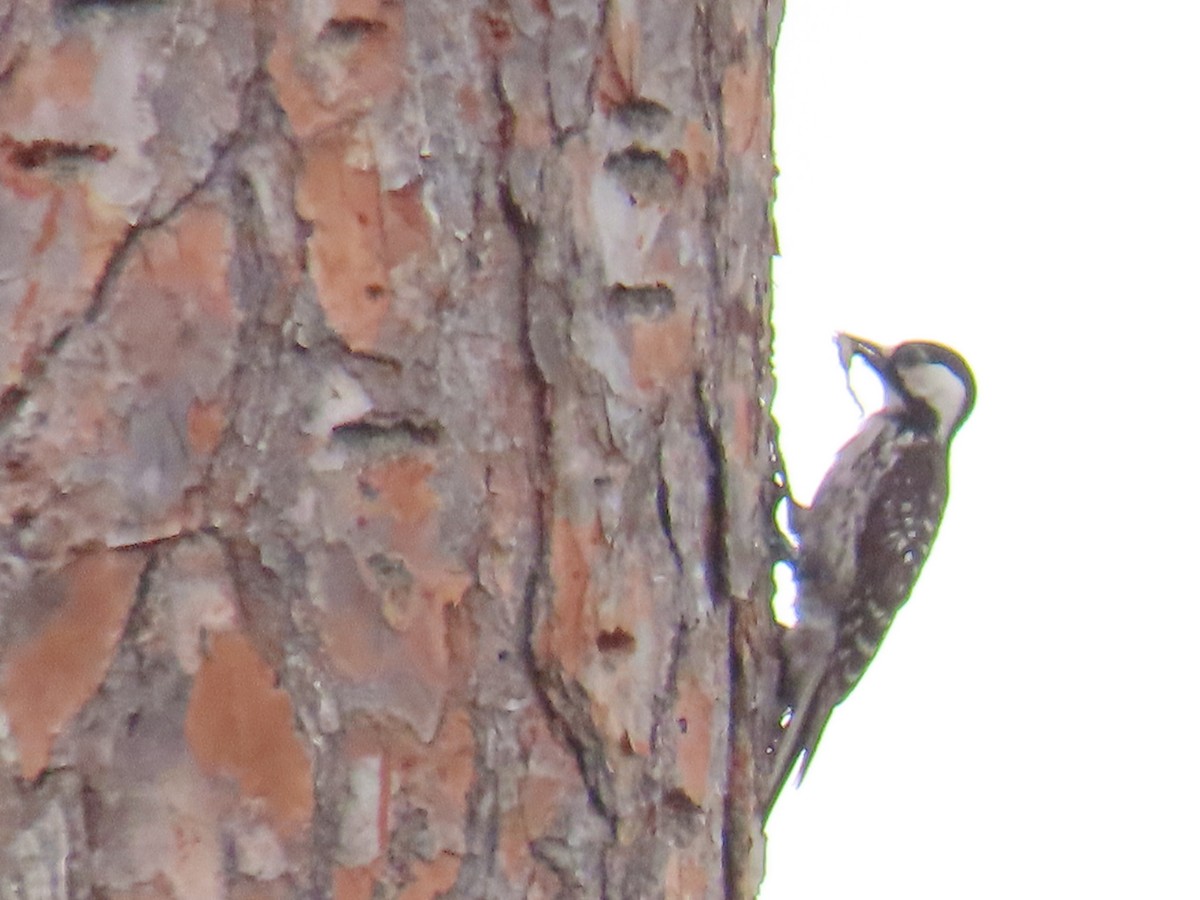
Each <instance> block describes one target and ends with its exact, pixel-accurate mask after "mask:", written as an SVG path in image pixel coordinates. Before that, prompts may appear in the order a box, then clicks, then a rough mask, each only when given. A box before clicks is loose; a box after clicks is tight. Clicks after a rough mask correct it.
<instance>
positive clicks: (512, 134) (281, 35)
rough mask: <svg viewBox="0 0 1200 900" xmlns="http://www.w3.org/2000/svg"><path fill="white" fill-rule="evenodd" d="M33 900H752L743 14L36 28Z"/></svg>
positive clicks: (29, 506)
mask: <svg viewBox="0 0 1200 900" xmlns="http://www.w3.org/2000/svg"><path fill="white" fill-rule="evenodd" d="M3 6H4V8H3V9H0V16H2V18H0V238H2V240H0V254H3V262H2V264H0V265H2V271H3V278H2V279H0V320H2V323H3V334H4V335H5V337H6V340H4V341H3V342H2V343H0V358H2V360H3V379H4V380H3V385H2V388H3V395H2V400H0V459H2V462H3V468H2V474H0V510H2V518H0V523H2V525H0V527H2V528H3V544H2V545H0V553H2V554H3V555H2V558H0V616H2V617H0V712H2V713H3V718H2V719H0V765H2V766H3V772H2V773H0V897H3V898H9V897H14V898H15V897H39V898H40V897H48V898H58V897H63V898H66V897H70V898H77V897H78V898H82V897H102V898H108V900H115V898H149V897H175V898H210V897H213V898H215V897H234V898H250V897H254V898H260V897H261V898H271V897H280V898H283V897H299V896H303V897H336V898H345V900H353V898H364V900H365V898H372V897H405V898H418V897H436V896H454V897H487V898H509V897H512V898H523V897H549V896H565V897H629V898H635V897H638V898H640V897H655V896H669V897H749V896H752V895H753V892H754V889H755V887H756V885H757V880H758V876H759V869H760V860H761V828H760V823H759V821H758V815H759V812H758V808H757V807H758V803H757V800H756V793H757V792H758V791H760V790H761V788H762V785H761V779H762V778H764V777H765V774H764V772H763V771H762V770H763V769H765V768H766V766H764V765H763V764H762V760H761V759H760V756H759V747H761V733H760V729H761V728H762V727H763V723H764V721H766V720H768V719H769V717H770V713H771V711H772V710H771V703H770V702H769V698H770V696H771V693H772V691H773V683H774V678H775V673H774V669H773V663H772V659H773V657H772V656H771V653H770V652H769V642H770V640H771V637H772V628H773V625H772V620H771V614H770V608H769V597H770V594H771V565H770V563H771V560H770V550H769V547H768V541H767V536H768V534H769V532H770V529H771V525H770V506H771V502H772V487H771V478H772V474H773V466H774V463H773V453H772V446H771V428H770V420H769V416H768V413H767V407H766V403H767V402H769V400H770V395H771V390H772V382H771V375H770V359H769V343H770V327H769V293H768V280H767V279H768V274H767V273H768V263H769V257H770V254H771V252H772V235H771V229H770V224H769V217H768V205H769V200H770V191H771V180H772V175H773V169H772V160H771V155H770V133H771V116H770V106H769V94H768V86H769V80H770V74H771V57H770V54H771V48H772V46H773V44H774V36H775V28H774V26H775V15H776V13H777V10H773V9H768V8H766V7H764V6H763V5H761V4H759V3H751V2H747V0H734V2H722V3H717V4H711V5H708V4H704V3H697V4H683V5H680V4H679V3H671V2H668V0H639V2H614V3H611V4H609V5H605V4H603V3H600V2H597V0H590V2H589V0H564V2H558V0H549V2H547V0H530V2H524V0H517V2H512V3H506V2H501V0H496V2H484V0H479V2H472V0H456V2H453V3H451V2H441V3H439V2H434V0H426V2H419V0H414V2H406V3H400V2H389V0H338V2H330V3H326V4H318V3H315V2H311V0H310V2H299V0H296V2H287V0H278V2H274V3H268V2H249V0H108V2H105V0H56V2H53V3H39V2H32V0H6V2H5V3H4V4H3Z"/></svg>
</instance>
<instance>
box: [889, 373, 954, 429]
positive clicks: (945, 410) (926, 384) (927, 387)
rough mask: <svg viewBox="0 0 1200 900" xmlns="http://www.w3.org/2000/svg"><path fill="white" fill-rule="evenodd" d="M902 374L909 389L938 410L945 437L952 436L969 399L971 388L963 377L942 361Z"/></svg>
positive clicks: (939, 423)
mask: <svg viewBox="0 0 1200 900" xmlns="http://www.w3.org/2000/svg"><path fill="white" fill-rule="evenodd" d="M901 377H902V378H903V379H904V387H905V388H906V389H907V390H908V392H909V393H910V394H912V395H913V396H914V397H918V398H920V399H921V400H924V401H925V402H926V403H928V404H929V405H930V406H932V407H933V409H934V412H936V413H937V415H938V431H939V436H940V437H941V438H942V440H945V439H947V438H948V437H950V429H951V428H953V427H954V423H955V422H957V421H958V417H959V416H960V415H962V411H963V404H964V403H966V402H967V388H966V386H965V385H964V384H963V383H962V379H961V378H959V377H958V375H956V374H955V373H954V372H953V371H951V370H950V369H949V368H947V367H946V366H943V365H941V364H940V363H926V364H925V365H921V366H914V367H913V368H911V369H907V370H905V372H904V373H903V374H902V376H901Z"/></svg>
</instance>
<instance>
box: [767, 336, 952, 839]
mask: <svg viewBox="0 0 1200 900" xmlns="http://www.w3.org/2000/svg"><path fill="white" fill-rule="evenodd" d="M835 342H836V344H837V348H838V354H839V357H840V360H841V363H842V367H843V369H845V370H846V371H847V373H848V372H849V367H850V364H851V362H852V361H853V359H854V358H855V357H859V358H861V359H862V360H863V361H864V362H866V364H867V365H868V366H869V367H870V368H871V369H873V370H874V372H875V373H876V374H877V375H878V376H879V379H880V380H881V381H882V383H883V389H884V402H883V406H882V408H881V409H879V410H878V411H877V412H875V413H873V414H872V415H870V416H868V417H867V418H866V419H865V420H864V421H863V423H862V426H861V427H860V428H859V431H858V433H857V434H856V435H855V436H854V437H853V438H851V440H850V441H849V442H848V443H847V444H846V445H845V446H844V447H843V448H842V449H841V450H840V451H839V453H838V455H837V458H836V459H835V461H834V463H833V465H832V466H831V467H830V469H829V471H828V472H827V473H826V474H825V477H824V478H823V479H822V481H821V484H820V486H819V487H818V488H817V491H816V494H815V495H814V497H813V501H812V504H811V506H809V507H807V508H805V507H803V506H801V505H800V504H798V503H796V502H795V501H794V500H791V499H790V496H789V498H788V516H787V518H788V523H789V527H790V529H791V530H792V531H793V533H794V535H795V537H796V542H797V543H796V551H795V557H794V569H795V574H796V582H797V591H796V603H795V606H796V618H797V621H796V624H795V625H794V626H792V627H791V628H787V629H783V628H782V627H781V634H780V645H779V646H780V656H781V665H780V670H781V672H782V675H781V678H780V693H779V709H780V715H779V719H778V727H777V728H776V730H775V732H774V739H773V740H771V741H770V742H769V745H768V748H767V751H768V753H769V754H770V757H771V764H770V766H769V768H770V771H771V780H770V782H769V783H768V784H769V791H768V793H767V794H766V795H765V800H764V804H763V817H764V819H765V818H766V816H768V815H769V814H770V812H771V809H772V808H773V807H774V805H775V801H776V800H777V799H778V797H779V795H780V793H781V792H782V790H783V788H784V786H785V785H786V784H787V781H788V778H789V773H790V772H791V770H792V769H793V767H795V768H796V770H797V774H796V784H797V785H799V783H800V781H801V780H803V778H804V775H805V772H806V771H807V770H808V767H809V765H810V764H811V763H812V759H813V753H814V752H815V751H816V748H817V743H818V742H819V741H820V739H821V734H822V733H823V732H824V730H825V726H826V724H827V722H828V721H829V717H830V714H831V713H832V712H833V709H834V707H836V706H837V705H838V704H839V703H841V702H842V701H843V700H844V699H845V698H846V697H847V695H848V694H849V693H850V692H851V691H852V690H853V689H854V687H855V685H857V684H858V682H859V679H860V678H862V675H863V672H864V671H865V670H866V668H867V666H868V664H869V663H870V662H871V660H872V659H873V658H874V657H875V654H876V652H877V651H878V649H879V646H880V644H881V642H882V641H883V638H884V636H885V635H886V634H887V630H888V628H889V627H890V626H891V624H892V620H893V618H894V617H895V615H896V612H897V611H898V610H899V609H900V607H901V606H903V605H904V603H905V602H906V601H907V600H908V598H909V595H910V594H911V593H912V590H913V586H914V585H915V584H916V581H917V576H918V575H920V572H921V567H922V566H923V565H924V564H925V561H926V559H927V558H928V556H929V551H930V548H931V547H932V545H933V540H934V538H935V537H936V535H937V532H938V528H939V526H940V524H941V520H942V514H943V512H944V511H945V508H946V499H947V496H948V488H949V459H950V443H951V441H952V440H953V438H954V436H955V435H956V434H957V433H958V430H959V428H960V427H962V424H963V422H965V421H966V419H967V417H968V416H969V415H970V414H971V411H972V409H973V408H974V406H975V376H974V375H973V373H972V372H971V368H970V366H969V365H967V362H966V360H964V359H963V357H962V356H961V355H959V354H958V353H957V352H956V351H954V350H952V349H950V348H949V347H947V346H945V345H944V344H938V343H933V342H931V341H908V342H905V343H901V344H897V345H895V346H885V345H882V344H876V343H872V342H870V341H867V340H865V339H863V338H860V337H855V336H853V335H849V334H845V333H839V334H838V335H837V336H836V338H835ZM797 761H799V765H798V766H797V765H796V763H797Z"/></svg>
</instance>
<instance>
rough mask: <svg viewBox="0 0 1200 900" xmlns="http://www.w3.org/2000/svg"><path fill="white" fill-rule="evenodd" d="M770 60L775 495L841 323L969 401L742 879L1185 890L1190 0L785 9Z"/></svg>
mask: <svg viewBox="0 0 1200 900" xmlns="http://www.w3.org/2000/svg"><path fill="white" fill-rule="evenodd" d="M777 65H778V71H777V78H776V109H777V113H776V114H777V131H776V152H777V160H778V165H779V168H780V170H781V175H780V178H779V185H778V187H779V201H778V204H777V206H776V217H777V221H778V226H779V235H780V244H781V248H780V249H781V256H780V258H779V259H778V260H776V267H775V304H776V324H777V334H776V365H777V371H778V376H779V382H780V393H779V399H778V403H777V414H778V417H779V419H780V421H781V423H782V427H783V438H782V440H783V447H784V454H785V458H786V460H787V464H788V468H789V473H790V475H791V477H792V480H793V482H795V486H796V488H797V490H798V492H799V493H801V494H811V492H812V491H813V490H814V489H815V487H816V484H817V482H818V481H819V480H820V478H821V476H822V474H823V473H824V471H825V469H826V468H827V467H828V465H829V463H830V461H831V459H832V457H833V454H834V453H835V452H836V450H837V448H838V447H839V446H840V445H841V444H842V443H843V442H844V441H845V440H846V439H847V438H848V437H849V436H850V435H851V434H852V433H853V431H854V430H855V429H856V428H857V426H858V413H857V410H856V409H855V407H854V403H853V401H852V400H851V399H850V397H849V396H848V394H847V393H846V391H845V386H844V381H843V376H842V373H841V370H840V368H839V366H838V361H837V354H836V351H835V349H834V347H833V344H832V342H831V335H832V333H833V332H834V331H835V330H839V329H844V330H849V331H851V332H854V333H857V334H860V335H862V336H864V337H867V338H871V339H875V340H879V341H883V342H888V343H891V342H896V341H900V340H904V339H909V338H928V339H933V340H939V341H942V342H945V343H948V344H950V345H952V346H954V347H956V348H957V349H958V350H960V351H961V352H962V353H963V354H964V355H965V356H966V358H967V359H968V361H969V362H970V363H971V364H972V366H973V368H974V370H975V375H976V379H977V381H978V383H979V399H978V404H977V406H976V408H975V413H974V415H973V416H972V418H971V419H970V420H969V421H968V422H967V424H966V426H965V427H964V428H963V430H962V432H961V433H960V434H959V436H958V438H957V440H956V442H955V445H954V453H953V461H952V482H953V489H952V491H951V498H950V507H949V511H948V513H947V515H946V518H945V523H944V527H943V529H942V532H941V534H940V535H939V537H938V539H937V543H936V545H935V548H934V551H933V554H932V558H931V561H930V563H929V565H928V566H927V567H926V569H925V572H924V574H923V576H922V578H921V580H920V582H919V583H918V585H917V588H916V591H915V592H914V595H913V599H912V601H911V602H910V603H909V605H908V606H906V607H905V608H904V609H903V610H902V611H901V613H900V616H899V618H898V620H897V624H896V625H895V627H894V628H893V629H892V631H891V633H890V635H889V637H888V640H887V641H886V642H885V643H884V645H883V649H882V650H881V652H880V654H879V656H878V657H877V659H876V661H875V663H874V664H873V666H872V667H871V668H870V669H869V670H868V672H867V674H866V676H865V677H864V679H863V681H862V683H861V684H860V685H859V686H858V688H857V689H856V690H855V691H854V693H853V694H852V695H851V697H850V699H849V700H848V701H847V702H846V703H844V704H843V705H842V706H841V707H840V708H839V709H838V710H837V711H836V712H835V713H834V716H833V719H832V723H831V725H830V727H829V728H828V730H827V731H826V732H825V735H824V738H823V739H822V742H821V748H820V751H819V752H818V753H817V754H816V758H815V762H814V763H813V766H812V768H811V769H810V770H809V772H808V777H807V779H806V780H805V784H804V786H803V788H802V789H800V790H799V791H792V790H789V791H788V792H787V793H786V794H785V795H784V797H783V799H782V800H781V801H780V804H779V805H778V807H777V808H776V812H775V815H774V817H773V820H772V822H771V824H770V828H769V829H768V835H769V840H770V843H769V846H768V862H767V870H768V877H767V881H766V883H765V885H764V887H763V890H762V892H761V894H760V897H761V898H762V900H783V898H793V897H801V896H803V897H805V898H814V900H840V898H851V900H857V898H873V897H881V896H883V897H909V896H911V897H921V898H922V900H941V898H954V900H961V898H972V900H976V898H983V900H986V898H1006V900H1007V898H1012V897H1022V898H1034V900H1037V898H1059V897H1088V898H1108V897H1112V898H1130V897H1152V898H1156V900H1161V898H1192V900H1194V898H1197V897H1200V698H1198V694H1200V649H1198V646H1200V519H1198V511H1197V504H1198V503H1200V474H1198V472H1200V429H1198V426H1197V421H1198V419H1197V415H1196V412H1195V410H1194V406H1195V403H1196V397H1197V387H1196V383H1197V379H1198V376H1200V361H1198V359H1197V357H1198V356H1200V342H1198V338H1197V332H1198V331H1200V328H1198V327H1197V325H1198V321H1197V320H1198V319H1200V4H1197V3H1195V2H1165V0H1164V2H1155V0H1151V2H1136V3H1135V2H1132V0H1126V2H1121V3H1117V2H1102V0H1101V2H1096V0H1093V2H1082V0H1037V2H1033V0H1008V2H962V0H941V2H938V0H905V2H903V3H898V2H896V0H791V3H790V5H789V7H788V10H787V13H786V15H785V20H784V26H783V39H782V44H781V46H780V49H779V53H778V56H777ZM857 383H859V382H858V380H856V384H857ZM864 399H865V398H864Z"/></svg>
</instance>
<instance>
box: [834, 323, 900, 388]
mask: <svg viewBox="0 0 1200 900" xmlns="http://www.w3.org/2000/svg"><path fill="white" fill-rule="evenodd" d="M834 342H835V343H836V344H837V348H838V359H839V360H841V363H842V368H843V369H844V370H845V371H846V372H847V373H848V372H849V371H850V363H851V362H853V360H854V357H856V356H861V357H862V358H863V360H864V361H865V362H866V363H867V365H869V366H870V367H871V368H872V369H874V370H875V371H876V372H877V373H878V374H879V377H880V378H882V379H883V380H884V381H885V382H890V381H891V379H890V377H889V372H888V355H889V351H890V350H891V348H890V347H882V346H880V345H879V344H872V343H871V342H870V341H864V340H863V339H862V338H860V337H855V336H854V335H852V334H846V333H845V332H841V331H839V332H838V334H837V337H836V338H835V339H834Z"/></svg>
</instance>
